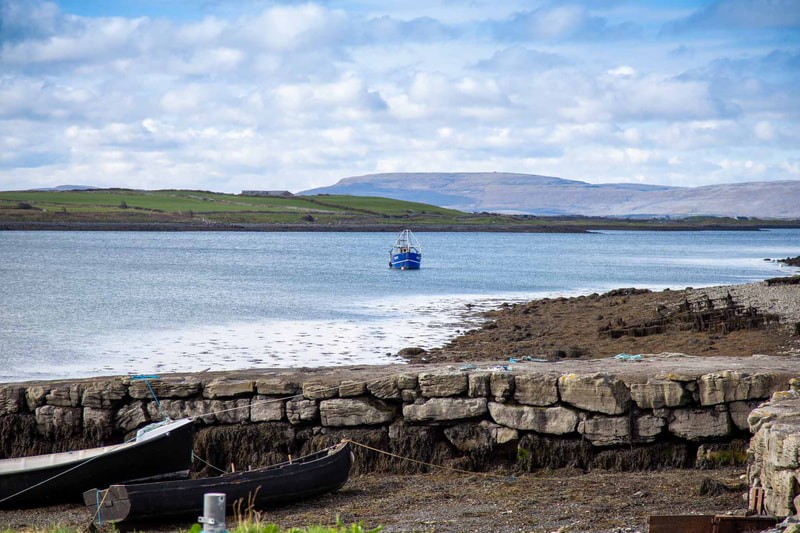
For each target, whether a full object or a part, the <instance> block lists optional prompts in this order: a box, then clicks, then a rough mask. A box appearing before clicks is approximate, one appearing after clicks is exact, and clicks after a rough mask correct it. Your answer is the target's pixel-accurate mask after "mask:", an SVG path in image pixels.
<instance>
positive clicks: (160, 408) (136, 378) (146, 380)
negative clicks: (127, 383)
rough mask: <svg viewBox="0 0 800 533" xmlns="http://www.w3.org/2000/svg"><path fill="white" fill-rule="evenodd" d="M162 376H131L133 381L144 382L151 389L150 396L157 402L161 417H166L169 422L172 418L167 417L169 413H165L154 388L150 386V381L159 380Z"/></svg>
mask: <svg viewBox="0 0 800 533" xmlns="http://www.w3.org/2000/svg"><path fill="white" fill-rule="evenodd" d="M160 377H161V376H131V379H132V380H142V381H144V382H145V383H146V384H147V388H148V389H150V394H152V395H153V399H154V400H155V401H156V405H157V406H158V410H159V411H161V416H163V417H164V420H169V419H170V418H169V417H168V416H167V413H165V412H164V408H163V407H161V402H159V401H158V396H156V393H155V391H154V390H153V387H151V386H150V381H148V379H158V378H160Z"/></svg>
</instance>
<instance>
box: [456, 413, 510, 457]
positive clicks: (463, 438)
mask: <svg viewBox="0 0 800 533" xmlns="http://www.w3.org/2000/svg"><path fill="white" fill-rule="evenodd" d="M444 436H445V437H446V438H447V440H448V441H450V444H452V445H453V446H455V448H456V449H457V450H458V451H460V452H462V453H475V452H484V453H485V452H488V451H490V450H492V449H493V448H495V447H496V446H497V445H499V444H506V443H508V442H513V441H515V440H518V439H519V433H518V432H517V430H515V429H511V428H506V427H503V426H499V425H497V424H494V423H492V422H489V421H488V420H482V421H481V422H480V423H479V424H470V423H466V424H458V425H456V426H453V427H449V428H447V429H445V430H444Z"/></svg>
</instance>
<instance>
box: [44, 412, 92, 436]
mask: <svg viewBox="0 0 800 533" xmlns="http://www.w3.org/2000/svg"><path fill="white" fill-rule="evenodd" d="M82 421H83V410H82V409H80V408H78V407H61V406H56V405H43V406H41V407H38V408H37V409H36V425H37V426H38V427H39V432H40V433H42V434H43V435H49V436H56V437H62V436H68V435H71V434H73V433H75V432H77V431H79V430H80V429H81V426H82V425H83V424H82Z"/></svg>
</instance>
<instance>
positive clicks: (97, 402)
mask: <svg viewBox="0 0 800 533" xmlns="http://www.w3.org/2000/svg"><path fill="white" fill-rule="evenodd" d="M127 396H128V387H126V386H125V384H124V383H122V382H121V381H105V382H102V383H92V384H90V385H89V386H88V387H86V388H85V389H84V391H83V397H82V399H81V405H83V406H84V407H91V408H93V409H112V408H115V407H117V406H119V405H120V404H121V403H122V401H123V400H124V399H125V398H127Z"/></svg>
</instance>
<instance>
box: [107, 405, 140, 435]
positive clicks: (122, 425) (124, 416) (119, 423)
mask: <svg viewBox="0 0 800 533" xmlns="http://www.w3.org/2000/svg"><path fill="white" fill-rule="evenodd" d="M145 423H147V415H146V414H145V410H144V404H143V403H142V402H139V401H136V402H133V403H129V404H127V405H123V406H122V407H121V408H120V409H119V411H117V412H116V413H115V414H114V427H115V428H117V429H120V430H121V431H123V432H124V433H127V432H129V431H132V430H134V429H136V428H138V427H139V426H141V425H142V424H145Z"/></svg>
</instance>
